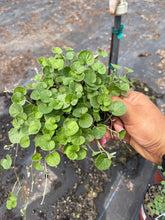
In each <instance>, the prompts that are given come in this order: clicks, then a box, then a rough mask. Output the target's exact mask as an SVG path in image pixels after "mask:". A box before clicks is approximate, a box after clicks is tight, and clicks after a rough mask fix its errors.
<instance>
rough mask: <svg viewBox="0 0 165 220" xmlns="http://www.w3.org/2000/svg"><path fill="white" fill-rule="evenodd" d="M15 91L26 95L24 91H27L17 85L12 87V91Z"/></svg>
mask: <svg viewBox="0 0 165 220" xmlns="http://www.w3.org/2000/svg"><path fill="white" fill-rule="evenodd" d="M16 92H20V93H22V94H23V95H26V93H27V91H26V89H25V88H24V87H19V86H18V87H16V88H15V89H14V92H13V93H16Z"/></svg>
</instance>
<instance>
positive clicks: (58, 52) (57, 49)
mask: <svg viewBox="0 0 165 220" xmlns="http://www.w3.org/2000/svg"><path fill="white" fill-rule="evenodd" d="M52 51H53V53H56V54H62V49H61V48H60V47H54V48H53V49H52Z"/></svg>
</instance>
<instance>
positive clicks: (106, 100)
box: [97, 93, 111, 106]
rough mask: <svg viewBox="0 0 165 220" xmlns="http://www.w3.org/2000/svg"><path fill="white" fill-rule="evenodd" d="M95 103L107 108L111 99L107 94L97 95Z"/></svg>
mask: <svg viewBox="0 0 165 220" xmlns="http://www.w3.org/2000/svg"><path fill="white" fill-rule="evenodd" d="M97 101H98V103H99V104H100V105H104V106H108V105H109V104H110V103H111V98H110V96H109V95H108V94H105V93H102V94H99V96H98V98H97Z"/></svg>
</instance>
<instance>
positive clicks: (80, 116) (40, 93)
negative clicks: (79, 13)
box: [1, 47, 133, 216]
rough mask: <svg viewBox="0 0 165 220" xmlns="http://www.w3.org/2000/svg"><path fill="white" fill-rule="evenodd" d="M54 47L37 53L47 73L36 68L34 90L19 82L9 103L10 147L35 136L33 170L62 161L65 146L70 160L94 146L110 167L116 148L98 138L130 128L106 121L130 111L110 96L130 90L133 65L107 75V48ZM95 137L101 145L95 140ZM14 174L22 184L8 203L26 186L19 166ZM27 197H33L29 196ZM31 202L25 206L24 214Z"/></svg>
mask: <svg viewBox="0 0 165 220" xmlns="http://www.w3.org/2000/svg"><path fill="white" fill-rule="evenodd" d="M52 51H53V53H54V55H53V56H52V57H50V58H43V57H41V58H39V59H38V62H39V64H40V65H41V66H42V73H39V72H38V71H37V73H36V75H35V77H34V82H33V83H32V84H27V88H28V89H29V90H28V91H27V89H26V88H24V87H16V88H15V89H14V91H13V95H12V97H11V101H12V104H11V106H10V108H9V113H10V115H11V116H12V117H13V121H12V125H13V128H11V130H10V131H9V139H10V141H11V143H12V144H11V145H8V146H6V148H10V147H13V146H16V152H17V151H18V149H19V147H22V148H30V147H31V143H32V142H34V145H35V150H34V153H33V155H32V157H31V160H32V166H31V168H32V169H31V170H33V168H35V169H37V170H39V171H40V170H44V167H46V165H49V166H51V167H54V166H57V165H59V163H60V154H61V151H62V153H64V154H66V156H67V157H68V158H69V159H70V160H82V159H84V158H86V155H87V152H88V151H91V157H92V159H93V160H94V164H95V166H96V167H97V168H98V169H100V170H106V169H108V168H109V167H110V165H111V163H112V161H111V160H112V158H113V157H114V156H115V152H110V151H109V150H106V148H104V147H103V146H102V145H101V143H100V141H99V140H100V139H101V138H103V136H104V135H105V133H106V130H107V129H109V130H110V132H111V133H112V135H113V134H114V133H116V134H117V135H118V136H119V138H120V139H123V138H124V135H125V133H126V132H125V130H122V131H120V132H118V133H117V132H115V131H113V129H112V128H111V126H107V122H110V121H111V120H112V117H113V116H120V115H122V114H124V113H125V111H126V106H125V104H124V103H123V102H121V101H113V102H112V100H111V96H120V95H122V96H127V90H129V89H130V87H131V85H132V84H131V82H130V81H129V79H128V73H130V72H133V71H132V70H131V69H128V68H125V73H124V74H123V75H122V74H117V72H116V70H117V69H120V68H121V67H120V66H118V65H112V67H113V71H112V74H111V75H108V74H107V70H106V66H105V65H104V64H103V63H102V62H100V61H99V57H103V58H104V57H106V56H107V54H106V53H105V52H102V51H101V50H100V49H99V50H98V54H97V55H93V53H92V52H91V51H88V50H83V51H81V52H80V53H77V54H75V52H74V51H73V49H72V48H70V47H67V48H65V52H63V50H62V49H61V48H59V47H55V48H53V50H52ZM29 91H30V92H29ZM93 140H96V143H97V146H94V147H93V146H91V145H90V143H91V142H92V141H93ZM16 155H17V153H16ZM15 159H16V157H15V158H14V162H13V163H12V158H11V157H10V155H8V154H7V155H6V158H4V159H2V160H1V166H2V167H1V169H10V168H14V167H15ZM43 164H45V165H44V166H43ZM14 169H15V168H14ZM45 171H47V169H46V170H45ZM15 174H16V177H17V180H16V183H15V184H14V189H16V186H18V190H16V192H15V193H14V190H13V191H12V192H11V193H9V200H8V201H7V208H8V209H12V208H15V207H16V206H17V196H18V194H19V191H20V190H21V189H22V185H21V183H20V180H19V177H18V175H17V173H16V169H15ZM31 175H32V174H31ZM22 190H23V189H22ZM25 197H26V199H27V201H28V196H26V195H25ZM27 203H28V202H27ZM27 203H26V207H27ZM26 207H25V208H24V209H23V210H22V215H24V216H26Z"/></svg>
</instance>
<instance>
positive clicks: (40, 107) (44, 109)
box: [38, 102, 53, 114]
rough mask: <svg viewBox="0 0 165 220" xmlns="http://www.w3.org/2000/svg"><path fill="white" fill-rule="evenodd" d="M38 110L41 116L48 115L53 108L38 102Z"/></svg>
mask: <svg viewBox="0 0 165 220" xmlns="http://www.w3.org/2000/svg"><path fill="white" fill-rule="evenodd" d="M38 110H39V112H41V113H43V114H48V113H50V112H51V111H52V110H53V107H52V105H51V104H47V103H42V102H39V103H38Z"/></svg>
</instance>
